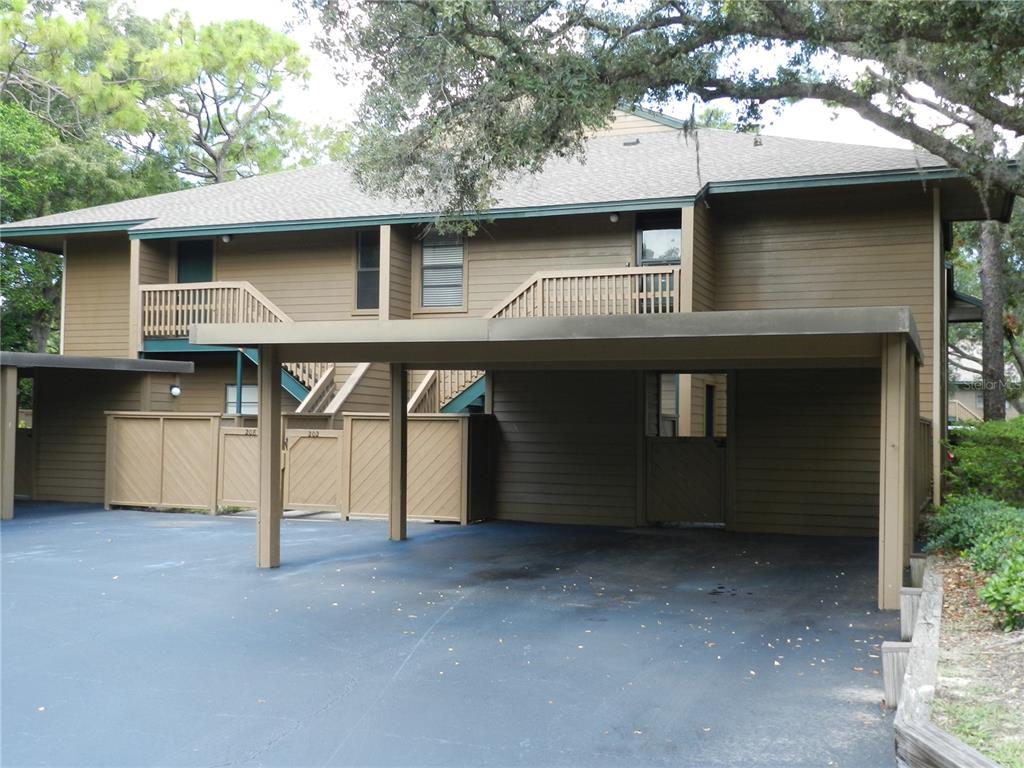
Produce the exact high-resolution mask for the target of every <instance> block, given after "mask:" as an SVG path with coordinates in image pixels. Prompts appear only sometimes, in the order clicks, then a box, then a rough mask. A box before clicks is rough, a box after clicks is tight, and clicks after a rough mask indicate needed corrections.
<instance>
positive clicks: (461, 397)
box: [140, 266, 681, 416]
mask: <svg viewBox="0 0 1024 768" xmlns="http://www.w3.org/2000/svg"><path fill="white" fill-rule="evenodd" d="M680 282H681V273H680V268H679V267H678V266H663V267H623V268H618V269H596V270H562V271H550V272H537V273H535V274H534V275H532V276H531V277H530V278H529V279H527V280H526V281H524V282H523V283H522V284H521V285H520V286H519V287H518V288H516V289H515V290H514V291H512V292H511V293H510V294H509V295H508V296H506V297H505V298H504V299H503V300H502V301H500V302H499V303H498V304H496V305H495V307H494V309H492V310H491V312H489V313H488V314H487V315H486V316H487V317H490V318H498V319H520V318H530V317H569V316H583V315H643V314H667V313H671V312H679V311H680V309H681V306H680V287H681V286H680ZM140 290H141V291H142V302H141V304H142V333H143V336H144V337H145V338H179V339H180V338H187V337H188V334H189V328H190V327H191V326H192V325H193V324H195V323H290V322H293V321H292V319H291V318H290V317H289V316H288V315H287V314H286V313H285V312H284V311H283V310H282V309H281V308H280V307H278V306H277V305H276V304H274V302H272V301H271V300H270V299H268V298H267V297H266V296H265V295H264V294H263V293H262V292H260V291H259V290H258V289H257V288H256V287H254V286H253V285H252V284H251V283H249V282H247V281H244V280H239V281H230V282H211V283H171V284H162V285H143V286H141V287H140ZM243 353H244V354H245V356H246V357H247V358H249V359H250V360H251V361H252V362H254V363H256V364H257V365H258V364H259V355H258V352H256V350H243ZM387 376H388V370H387V366H386V365H384V364H382V363H284V364H283V365H282V366H281V385H282V387H284V389H285V390H286V391H287V392H288V393H289V394H291V395H292V396H293V397H294V398H295V399H296V400H297V401H298V402H299V405H298V408H297V409H296V413H305V414H327V415H331V416H333V415H335V414H338V413H340V412H341V411H342V410H346V409H347V410H371V411H372V410H386V409H387V402H388V400H387V398H388V392H387ZM409 376H410V380H409V391H410V392H412V396H411V397H410V398H409V402H408V405H407V408H408V411H409V413H437V412H458V411H461V410H463V409H464V408H465V407H466V406H467V405H468V404H470V403H472V402H473V401H475V400H476V399H477V398H478V397H480V396H481V395H482V394H483V390H484V371H478V370H455V371H449V370H436V371H410V373H409Z"/></svg>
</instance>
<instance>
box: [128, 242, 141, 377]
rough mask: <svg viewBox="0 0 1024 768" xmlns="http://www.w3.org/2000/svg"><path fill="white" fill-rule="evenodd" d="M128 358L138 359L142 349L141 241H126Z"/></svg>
mask: <svg viewBox="0 0 1024 768" xmlns="http://www.w3.org/2000/svg"><path fill="white" fill-rule="evenodd" d="M128 254H129V256H128V357H138V356H139V351H140V350H141V349H142V289H141V288H140V284H141V277H140V271H141V264H142V241H141V240H129V241H128Z"/></svg>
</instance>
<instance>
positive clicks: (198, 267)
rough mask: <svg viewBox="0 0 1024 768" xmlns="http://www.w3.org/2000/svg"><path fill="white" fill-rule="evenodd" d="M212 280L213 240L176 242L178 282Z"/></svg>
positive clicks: (204, 281) (207, 281) (206, 281)
mask: <svg viewBox="0 0 1024 768" xmlns="http://www.w3.org/2000/svg"><path fill="white" fill-rule="evenodd" d="M212 280H213V241H212V240H186V241H184V242H181V243H178V282H179V283H209V282H210V281H212Z"/></svg>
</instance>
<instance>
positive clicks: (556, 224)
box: [417, 214, 636, 317]
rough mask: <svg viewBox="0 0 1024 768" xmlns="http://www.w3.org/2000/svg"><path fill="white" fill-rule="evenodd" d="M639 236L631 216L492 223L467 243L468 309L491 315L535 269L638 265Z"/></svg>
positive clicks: (478, 313)
mask: <svg viewBox="0 0 1024 768" xmlns="http://www.w3.org/2000/svg"><path fill="white" fill-rule="evenodd" d="M635 237H636V235H635V231H634V218H633V216H632V215H630V214H622V215H621V216H620V218H619V221H618V222H615V223H613V222H611V221H609V219H608V216H607V215H596V216H573V217H551V218H540V219H531V220H529V221H500V222H495V223H491V224H486V225H484V226H483V227H482V228H481V230H480V231H479V232H478V233H477V234H476V235H475V236H474V237H472V238H469V239H468V241H467V242H466V281H467V288H468V305H467V307H468V313H469V314H470V315H477V316H479V315H486V314H487V313H489V312H490V311H491V310H492V309H494V307H495V306H496V305H497V304H498V303H499V302H500V301H502V300H503V299H505V298H507V297H508V295H509V294H510V293H511V292H512V291H514V290H515V289H516V288H518V287H519V286H520V285H522V283H523V282H524V281H526V280H527V279H529V278H530V277H532V276H533V274H534V273H535V272H540V271H545V270H562V269H583V270H585V269H600V268H605V267H622V266H625V265H628V264H633V262H634V254H635V250H636V245H635ZM417 266H418V264H417ZM419 314H420V315H421V316H424V317H431V316H433V317H436V316H437V313H419ZM451 314H453V315H458V314H460V313H451ZM461 314H465V313H461Z"/></svg>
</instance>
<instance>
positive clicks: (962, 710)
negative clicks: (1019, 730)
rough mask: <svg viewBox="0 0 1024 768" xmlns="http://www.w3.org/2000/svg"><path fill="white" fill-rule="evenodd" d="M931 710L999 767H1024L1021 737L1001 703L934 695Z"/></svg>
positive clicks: (958, 735)
mask: <svg viewBox="0 0 1024 768" xmlns="http://www.w3.org/2000/svg"><path fill="white" fill-rule="evenodd" d="M934 711H935V714H936V715H938V716H940V717H941V718H942V719H943V720H944V721H945V723H946V724H947V726H948V728H947V729H948V730H949V732H950V733H952V734H953V735H954V736H956V737H957V738H958V739H960V740H961V741H963V742H964V744H967V745H969V746H971V747H974V748H975V749H976V750H978V751H979V752H981V753H982V754H983V755H985V756H986V757H988V758H989V759H991V760H994V761H995V762H997V763H999V765H1001V766H1003V768H1024V737H1021V736H1020V735H1019V734H1018V735H1016V736H1014V735H1013V733H1014V729H1015V727H1016V726H1015V723H1014V719H1013V717H1012V715H1011V713H1010V712H1009V711H1007V708H1006V706H1005V705H1002V704H999V703H995V702H964V701H950V700H948V699H937V700H936V701H935V705H934Z"/></svg>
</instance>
